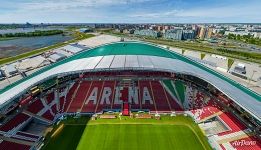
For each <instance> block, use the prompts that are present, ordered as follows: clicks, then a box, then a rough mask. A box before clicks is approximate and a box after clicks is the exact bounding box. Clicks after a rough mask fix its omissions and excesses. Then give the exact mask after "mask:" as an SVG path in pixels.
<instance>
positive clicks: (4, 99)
mask: <svg viewBox="0 0 261 150" xmlns="http://www.w3.org/2000/svg"><path fill="white" fill-rule="evenodd" d="M124 69H126V70H127V69H136V70H161V71H170V72H175V73H181V74H188V75H194V76H196V77H199V78H201V79H203V80H205V81H207V82H209V83H210V84H212V85H213V86H215V87H216V88H217V89H219V90H220V91H222V92H223V93H224V94H226V95H227V96H228V97H229V98H231V99H232V100H234V102H236V103H237V104H238V105H240V106H241V107H243V108H244V109H245V110H246V111H248V112H249V113H251V114H252V115H253V116H255V117H256V118H257V119H258V120H261V95H260V94H258V93H255V92H253V91H251V90H249V89H248V88H246V87H244V86H242V85H240V84H238V83H237V82H235V81H233V80H231V79H229V78H227V77H225V76H223V75H221V74H219V73H217V72H216V71H214V70H212V69H209V68H207V67H206V66H204V65H202V64H200V63H197V62H195V61H193V60H191V59H189V58H187V57H185V56H183V55H181V54H178V53H175V52H173V51H170V50H167V49H164V48H162V47H158V46H156V45H153V44H148V43H141V42H118V43H111V44H107V45H102V46H99V47H96V48H93V49H89V50H86V51H83V52H81V53H78V54H76V55H74V56H72V57H69V58H67V59H64V60H62V61H60V62H57V63H54V64H52V65H50V66H48V67H45V68H43V69H41V70H39V71H37V72H35V73H34V74H32V75H30V76H28V77H27V78H24V79H22V80H19V81H17V82H15V83H14V84H11V85H9V86H7V87H6V88H4V89H3V90H1V91H0V108H1V106H3V105H4V104H6V103H8V102H10V101H12V100H13V99H14V98H17V97H19V96H20V95H21V94H23V93H24V92H25V91H26V90H28V89H30V88H31V87H33V86H35V85H36V84H38V83H40V82H42V81H44V80H46V79H49V78H52V77H55V76H58V75H66V74H73V73H77V72H88V71H99V70H124Z"/></svg>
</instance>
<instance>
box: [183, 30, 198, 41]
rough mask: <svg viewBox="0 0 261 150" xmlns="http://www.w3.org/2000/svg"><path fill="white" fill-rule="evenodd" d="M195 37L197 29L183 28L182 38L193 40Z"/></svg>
mask: <svg viewBox="0 0 261 150" xmlns="http://www.w3.org/2000/svg"><path fill="white" fill-rule="evenodd" d="M194 38H195V30H183V32H182V39H183V40H189V39H190V40H192V39H194Z"/></svg>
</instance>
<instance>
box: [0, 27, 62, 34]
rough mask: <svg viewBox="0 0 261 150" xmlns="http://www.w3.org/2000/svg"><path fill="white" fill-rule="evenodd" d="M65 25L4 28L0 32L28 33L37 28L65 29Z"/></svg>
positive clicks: (45, 29)
mask: <svg viewBox="0 0 261 150" xmlns="http://www.w3.org/2000/svg"><path fill="white" fill-rule="evenodd" d="M64 29H65V28H64V27H36V28H16V29H4V30H0V34H6V33H27V32H34V31H36V30H40V31H48V30H64Z"/></svg>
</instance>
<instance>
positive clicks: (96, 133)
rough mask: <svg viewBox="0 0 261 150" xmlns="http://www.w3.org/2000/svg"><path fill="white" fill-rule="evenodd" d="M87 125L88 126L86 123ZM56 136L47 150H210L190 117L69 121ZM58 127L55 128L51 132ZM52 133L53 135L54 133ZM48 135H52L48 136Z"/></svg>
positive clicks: (49, 143) (47, 146) (45, 147)
mask: <svg viewBox="0 0 261 150" xmlns="http://www.w3.org/2000/svg"><path fill="white" fill-rule="evenodd" d="M86 122H87V123H86ZM61 123H63V124H64V125H65V127H64V129H63V130H62V131H61V132H60V133H59V134H58V135H56V136H55V137H53V138H51V137H50V136H49V138H48V137H47V138H46V141H45V143H46V144H47V145H45V146H44V147H43V149H46V150H57V149H62V150H73V149H77V150H124V149H126V150H139V149H140V150H170V149H171V150H201V149H206V150H210V149H211V148H210V146H209V144H208V142H207V139H206V137H205V136H204V134H203V133H202V132H201V130H200V129H199V127H198V126H197V125H196V124H195V123H194V122H193V121H192V119H191V118H189V117H184V116H177V117H169V116H166V117H162V119H161V120H155V119H140V120H139V119H130V118H123V119H122V120H120V119H112V120H110V119H107V120H104V119H103V120H102V119H98V120H95V121H89V120H88V121H86V119H84V118H80V119H73V118H69V119H67V120H65V121H62V122H61ZM57 127H58V126H56V127H54V131H55V130H56V128H57ZM54 131H52V133H53V132H54ZM49 135H51V133H50V134H49Z"/></svg>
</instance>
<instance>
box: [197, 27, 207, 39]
mask: <svg viewBox="0 0 261 150" xmlns="http://www.w3.org/2000/svg"><path fill="white" fill-rule="evenodd" d="M206 31H207V29H206V27H201V28H200V31H199V36H198V37H199V38H200V39H204V38H205V36H206Z"/></svg>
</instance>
